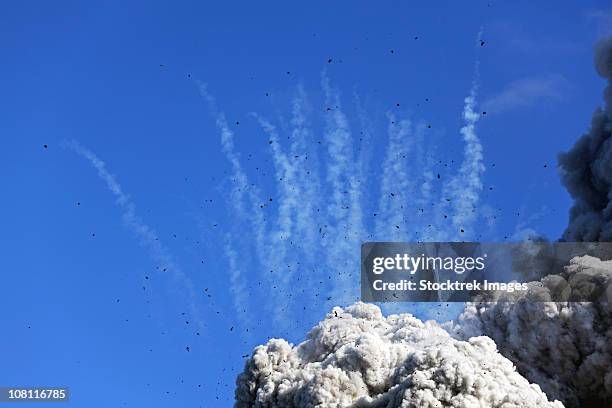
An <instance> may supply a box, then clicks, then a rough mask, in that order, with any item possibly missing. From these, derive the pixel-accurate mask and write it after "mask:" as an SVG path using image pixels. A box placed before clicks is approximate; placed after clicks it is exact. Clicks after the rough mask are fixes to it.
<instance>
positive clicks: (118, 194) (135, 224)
mask: <svg viewBox="0 0 612 408" xmlns="http://www.w3.org/2000/svg"><path fill="white" fill-rule="evenodd" d="M65 147H67V148H68V149H70V150H72V151H74V152H75V153H77V154H78V155H79V156H81V157H83V158H84V159H86V160H87V161H88V162H89V164H91V166H92V167H93V168H94V169H96V170H97V172H98V176H99V177H100V178H101V179H102V180H103V181H104V182H105V183H106V186H107V187H108V189H109V190H110V192H111V193H112V194H113V195H114V196H115V198H116V202H117V205H119V207H120V208H121V210H122V211H123V222H124V223H125V225H126V226H127V227H128V228H129V229H130V230H131V231H132V232H133V233H134V234H135V235H136V236H137V237H138V238H139V239H140V241H141V243H142V244H143V245H144V246H145V247H147V249H148V250H149V253H150V255H151V257H152V258H153V259H154V260H155V262H158V263H160V264H161V267H162V268H161V269H162V270H163V271H165V272H166V273H168V274H169V275H170V277H171V278H172V279H173V280H174V281H175V282H176V283H177V284H178V285H179V286H180V287H181V289H182V290H184V291H185V293H186V294H187V299H188V301H189V304H188V306H189V310H190V314H191V319H192V321H194V322H195V323H196V324H197V325H198V327H199V328H200V329H202V328H203V326H204V325H203V323H202V320H201V318H200V316H201V315H202V314H201V312H200V310H199V308H198V305H197V296H196V290H195V287H194V285H193V282H192V281H191V279H190V278H189V277H188V276H187V275H186V274H185V273H184V272H183V271H182V270H181V268H180V267H179V266H178V265H177V264H176V262H175V261H174V259H173V257H172V255H170V252H169V251H168V249H167V248H166V247H165V246H163V245H162V244H161V242H160V241H159V238H158V236H157V233H156V232H155V231H154V230H153V229H152V228H151V227H149V226H148V225H146V224H144V223H143V222H142V221H141V220H140V219H139V218H138V216H137V215H136V206H135V205H134V202H133V201H132V200H131V199H130V197H129V195H127V194H126V193H125V192H124V191H123V189H122V188H121V185H120V184H119V183H118V182H117V180H116V179H115V176H114V175H112V174H111V173H110V172H109V171H108V170H107V169H106V164H105V163H104V162H103V161H102V160H101V159H100V158H99V157H98V156H96V155H95V154H94V153H93V152H92V151H91V150H89V149H87V148H85V147H83V146H81V145H80V144H79V143H78V142H76V141H74V140H73V141H70V142H67V143H65Z"/></svg>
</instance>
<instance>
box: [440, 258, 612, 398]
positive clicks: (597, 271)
mask: <svg viewBox="0 0 612 408" xmlns="http://www.w3.org/2000/svg"><path fill="white" fill-rule="evenodd" d="M563 281H568V282H572V283H573V285H572V286H581V287H583V288H593V287H594V288H596V289H597V290H599V293H598V296H597V297H596V299H597V300H598V301H596V302H593V303H586V302H582V303H571V302H558V303H554V302H533V301H532V300H529V298H532V299H533V297H537V298H539V299H546V298H547V297H548V299H550V297H549V295H550V292H551V291H554V290H558V288H559V287H560V285H559V283H560V282H561V283H563ZM577 281H579V282H577ZM541 282H542V285H538V284H536V283H535V282H534V283H531V284H530V290H529V291H528V292H527V293H522V294H521V293H520V292H514V293H513V294H512V295H511V296H512V297H513V299H512V300H513V302H498V303H490V302H483V303H471V304H467V305H466V307H465V310H464V312H463V314H462V315H461V316H460V317H459V318H458V319H457V321H456V322H454V323H453V324H450V325H449V326H451V330H450V331H451V332H454V334H455V335H456V337H458V338H463V339H467V338H470V337H471V336H475V335H485V336H489V337H490V338H492V339H493V340H494V341H495V343H496V344H497V347H498V349H499V352H500V353H501V354H503V355H504V356H505V357H507V358H508V359H510V360H511V361H512V362H514V363H515V364H516V366H517V369H518V371H519V372H520V373H521V374H522V375H524V376H525V377H526V378H527V379H528V380H529V381H532V382H534V383H537V384H539V385H540V386H541V387H542V389H543V390H544V391H545V392H546V394H547V395H548V396H549V397H550V398H556V399H560V400H562V401H564V403H565V404H566V406H570V407H574V406H575V407H585V406H596V407H603V406H610V404H611V403H612V313H611V309H610V307H611V305H610V300H611V299H612V261H606V262H603V261H601V260H599V259H597V258H594V257H590V256H584V257H579V258H578V257H577V258H574V259H572V260H571V262H570V265H569V266H567V267H566V268H565V271H564V272H563V273H562V274H560V275H548V276H546V277H544V278H542V280H541ZM578 283H579V285H578ZM489 300H496V299H489ZM497 300H499V299H497Z"/></svg>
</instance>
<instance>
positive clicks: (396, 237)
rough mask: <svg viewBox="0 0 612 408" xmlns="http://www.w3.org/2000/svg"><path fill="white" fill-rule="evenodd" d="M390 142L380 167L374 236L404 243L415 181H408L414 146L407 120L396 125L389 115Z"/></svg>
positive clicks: (410, 215)
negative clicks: (380, 176) (380, 175)
mask: <svg viewBox="0 0 612 408" xmlns="http://www.w3.org/2000/svg"><path fill="white" fill-rule="evenodd" d="M388 119H389V125H388V133H389V142H388V145H387V152H386V156H385V159H384V161H383V164H382V171H383V173H382V178H381V186H380V199H379V209H378V211H379V214H378V216H377V218H376V236H377V237H381V238H382V237H384V239H386V240H389V241H407V240H408V239H409V232H408V230H409V228H411V224H410V223H409V218H410V217H414V215H413V214H409V211H408V208H411V207H412V206H411V202H412V201H413V200H412V198H413V197H414V195H415V194H414V187H415V186H414V179H412V178H411V177H410V174H409V169H408V166H409V164H410V162H411V158H412V156H414V155H413V154H412V152H411V150H412V147H413V144H414V142H415V135H414V134H413V133H412V124H411V122H410V121H409V120H406V119H404V120H401V121H399V122H397V120H396V118H395V116H394V115H392V114H389V115H388Z"/></svg>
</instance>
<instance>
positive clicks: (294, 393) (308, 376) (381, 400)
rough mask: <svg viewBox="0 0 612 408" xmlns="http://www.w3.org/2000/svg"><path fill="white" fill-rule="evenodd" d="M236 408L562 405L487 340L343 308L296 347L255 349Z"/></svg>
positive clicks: (373, 309)
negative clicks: (453, 335)
mask: <svg viewBox="0 0 612 408" xmlns="http://www.w3.org/2000/svg"><path fill="white" fill-rule="evenodd" d="M235 406H236V407H239V408H246V407H270V408H271V407H286V408H287V407H326V408H329V407H387V408H392V407H442V406H454V407H504V408H510V407H516V408H518V407H562V406H563V405H562V404H561V403H560V402H558V401H555V402H550V401H549V400H548V399H547V397H546V395H545V394H544V393H543V392H542V391H541V390H540V387H539V386H538V385H535V384H530V383H529V382H528V381H527V380H526V379H525V378H523V377H522V376H521V375H520V374H519V373H517V372H516V370H515V368H514V366H513V364H512V363H511V362H510V361H509V360H508V359H506V358H505V357H503V356H502V355H501V354H499V353H498V352H497V350H496V346H495V343H494V342H493V341H492V340H491V339H489V338H487V337H473V338H470V339H469V340H468V341H461V340H457V339H454V338H452V337H451V336H450V335H449V334H448V333H447V332H446V331H445V330H444V329H443V328H442V327H440V326H439V325H438V324H437V323H436V322H433V321H429V322H425V323H424V322H421V321H420V320H418V319H417V318H415V317H413V316H412V315H410V314H398V315H390V316H388V317H386V318H385V317H383V316H382V314H381V311H380V309H379V308H378V307H377V306H374V305H369V304H364V303H357V304H354V305H352V306H350V307H347V308H346V309H342V308H339V307H336V308H334V309H333V310H332V312H331V313H330V314H328V315H327V316H326V318H325V319H324V320H323V321H321V322H320V323H319V324H317V325H316V326H315V327H314V328H313V329H312V330H311V332H310V333H309V334H308V337H307V339H306V341H304V342H303V343H301V344H299V345H297V346H292V345H291V344H289V343H288V342H286V341H285V340H281V339H272V340H270V341H269V342H268V343H267V344H265V345H263V346H259V347H257V348H256V349H255V351H254V353H253V356H252V357H251V359H250V360H248V361H247V363H246V366H245V370H244V372H243V373H242V374H241V375H240V376H239V378H238V380H237V388H236V405H235Z"/></svg>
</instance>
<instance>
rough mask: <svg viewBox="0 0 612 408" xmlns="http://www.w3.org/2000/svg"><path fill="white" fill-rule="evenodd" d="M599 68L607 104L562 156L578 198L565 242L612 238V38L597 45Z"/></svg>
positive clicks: (564, 170) (563, 176)
mask: <svg viewBox="0 0 612 408" xmlns="http://www.w3.org/2000/svg"><path fill="white" fill-rule="evenodd" d="M595 68H596V69H597V72H598V73H599V75H601V76H602V77H604V78H607V80H608V86H607V87H606V89H605V90H604V106H603V108H601V107H598V108H597V109H596V110H595V112H594V113H593V117H592V119H591V128H590V130H589V132H588V133H586V134H584V135H583V136H582V137H581V138H580V139H578V141H577V142H576V144H575V145H574V146H573V147H572V148H571V149H570V150H569V151H568V152H567V153H562V154H560V155H559V169H560V172H561V180H562V182H563V184H564V185H565V187H566V188H567V190H568V191H569V193H570V194H571V196H572V197H573V198H574V200H575V202H574V206H573V207H572V209H571V210H570V220H569V225H568V227H567V229H566V230H565V232H564V233H563V237H562V239H561V240H563V241H612V37H610V38H607V39H605V40H602V41H600V42H599V43H598V44H597V46H596V47H595Z"/></svg>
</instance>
